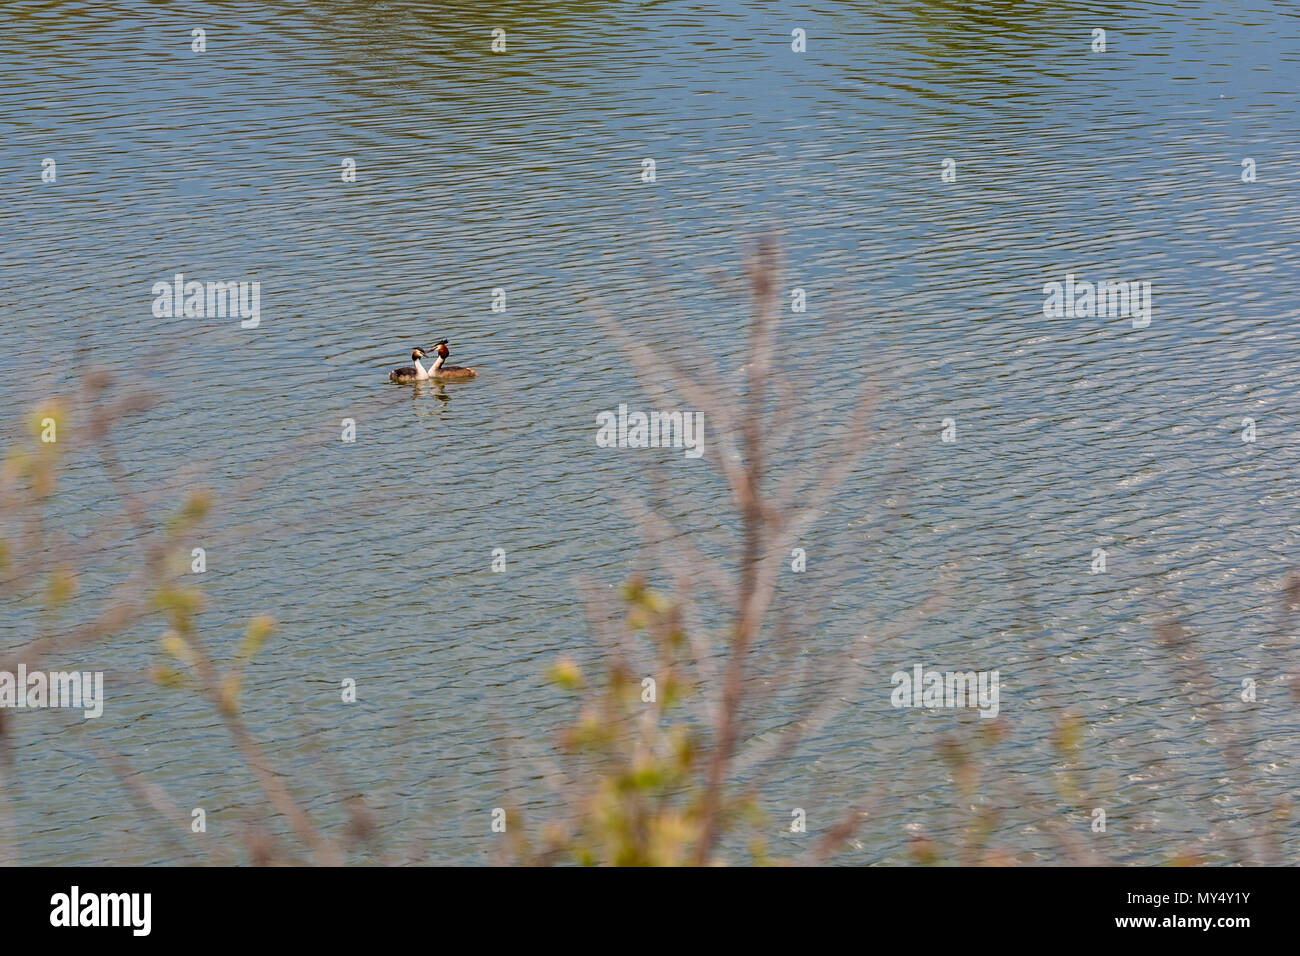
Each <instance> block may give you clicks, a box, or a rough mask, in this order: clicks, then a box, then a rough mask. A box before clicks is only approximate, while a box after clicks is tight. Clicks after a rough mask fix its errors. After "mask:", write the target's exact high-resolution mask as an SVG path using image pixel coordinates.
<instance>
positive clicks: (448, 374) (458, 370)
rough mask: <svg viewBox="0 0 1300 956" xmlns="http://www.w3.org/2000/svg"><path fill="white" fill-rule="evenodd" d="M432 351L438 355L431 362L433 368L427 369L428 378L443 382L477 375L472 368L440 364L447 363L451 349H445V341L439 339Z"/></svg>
mask: <svg viewBox="0 0 1300 956" xmlns="http://www.w3.org/2000/svg"><path fill="white" fill-rule="evenodd" d="M433 350H434V351H435V352H437V353H438V357H437V358H436V359H434V360H433V367H432V368H430V369H429V378H436V379H439V380H441V381H444V382H445V381H456V380H457V379H467V378H473V377H474V376H475V375H477V374H478V372H476V371H474V370H473V369H472V368H465V367H464V366H463V365H443V364H442V363H443V362H445V361H447V356H448V355H450V354H451V349H449V348H447V340H446V339H439V340H438V343H437V344H436V345H435V346H434V347H433Z"/></svg>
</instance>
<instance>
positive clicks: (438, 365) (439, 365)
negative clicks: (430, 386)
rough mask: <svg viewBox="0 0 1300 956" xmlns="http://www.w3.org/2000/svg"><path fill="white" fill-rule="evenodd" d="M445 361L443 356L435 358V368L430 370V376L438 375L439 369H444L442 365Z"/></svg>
mask: <svg viewBox="0 0 1300 956" xmlns="http://www.w3.org/2000/svg"><path fill="white" fill-rule="evenodd" d="M445 361H447V360H446V359H445V358H443V357H442V356H441V355H439V356H438V357H437V358H435V359H434V360H433V366H432V367H431V368H430V369H429V374H430V375H436V374H437V373H438V369H440V368H442V363H443V362H445Z"/></svg>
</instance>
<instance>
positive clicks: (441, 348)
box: [434, 339, 451, 358]
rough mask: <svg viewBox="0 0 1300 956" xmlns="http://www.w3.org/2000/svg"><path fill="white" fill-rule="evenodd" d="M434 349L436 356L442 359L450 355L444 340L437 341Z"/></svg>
mask: <svg viewBox="0 0 1300 956" xmlns="http://www.w3.org/2000/svg"><path fill="white" fill-rule="evenodd" d="M434 349H435V350H437V352H438V354H439V355H441V356H442V357H443V358H446V357H447V356H448V355H450V354H451V350H450V349H449V348H447V340H446V339H439V340H438V342H437V344H436V345H434Z"/></svg>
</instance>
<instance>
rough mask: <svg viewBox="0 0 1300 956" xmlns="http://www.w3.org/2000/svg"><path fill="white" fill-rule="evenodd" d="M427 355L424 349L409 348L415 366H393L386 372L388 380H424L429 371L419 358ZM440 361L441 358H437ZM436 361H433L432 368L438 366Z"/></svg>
mask: <svg viewBox="0 0 1300 956" xmlns="http://www.w3.org/2000/svg"><path fill="white" fill-rule="evenodd" d="M428 357H429V356H428V355H426V354H425V351H424V349H411V361H412V362H414V363H415V367H414V368H412V367H411V366H410V365H403V366H402V367H401V368H395V369H393V370H392V371H391V372H389V373H388V380H389V381H390V382H423V381H425V380H426V379H427V378H428V377H429V373H428V372H426V371H425V370H424V366H423V365H421V364H420V359H422V358H428ZM441 361H442V359H438V362H441ZM438 362H435V363H434V368H437V367H438Z"/></svg>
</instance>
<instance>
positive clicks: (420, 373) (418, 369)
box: [414, 359, 436, 378]
mask: <svg viewBox="0 0 1300 956" xmlns="http://www.w3.org/2000/svg"><path fill="white" fill-rule="evenodd" d="M414 362H415V377H416V378H428V377H429V373H428V372H426V371H425V370H424V366H423V365H421V364H420V360H419V359H414ZM435 367H436V366H435Z"/></svg>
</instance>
